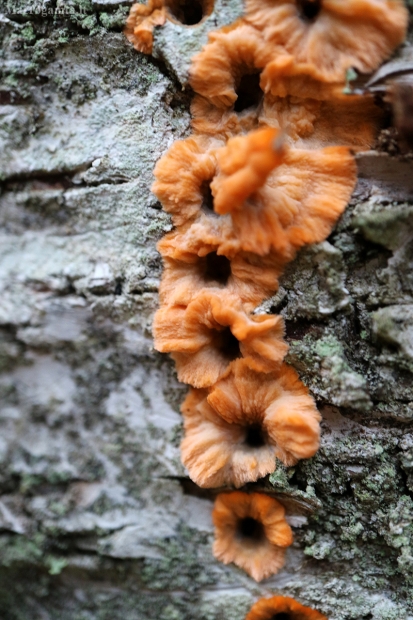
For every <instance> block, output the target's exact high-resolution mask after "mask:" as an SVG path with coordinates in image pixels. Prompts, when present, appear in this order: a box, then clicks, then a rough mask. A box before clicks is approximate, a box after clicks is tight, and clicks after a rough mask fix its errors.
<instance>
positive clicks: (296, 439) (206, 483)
mask: <svg viewBox="0 0 413 620" xmlns="http://www.w3.org/2000/svg"><path fill="white" fill-rule="evenodd" d="M182 413H183V416H184V428H185V437H184V439H183V441H182V444H181V452H182V462H183V464H184V465H185V466H186V467H187V469H188V471H189V475H190V477H191V478H192V480H193V481H194V482H195V483H196V484H198V485H199V486H201V487H221V486H225V485H229V486H235V487H241V486H242V485H244V484H246V483H248V482H254V481H255V480H257V479H258V478H262V477H263V476H265V475H267V474H269V473H271V472H273V471H274V467H275V458H276V457H277V458H278V459H279V460H280V461H282V462H283V463H284V464H285V465H294V464H295V463H296V462H297V461H298V460H299V459H303V458H309V457H311V456H313V455H314V454H315V452H316V451H317V449H318V445H319V435H320V429H319V422H320V414H319V413H318V411H317V408H316V406H315V403H314V400H313V398H312V397H311V396H310V395H309V393H308V389H307V388H306V387H305V386H304V385H303V384H302V382H301V381H300V379H299V377H298V375H297V373H296V372H295V370H294V369H293V368H291V367H290V366H287V365H286V364H281V365H280V366H279V368H278V369H277V370H276V371H273V372H269V373H263V372H257V371H255V370H252V369H251V368H249V367H248V364H247V363H246V361H241V360H238V361H236V362H234V364H233V366H232V369H231V372H230V373H229V374H228V375H227V376H226V377H225V378H224V379H221V381H219V382H218V383H216V384H215V385H214V387H212V388H211V389H210V390H209V391H207V390H194V389H192V390H191V391H190V392H189V394H188V396H187V398H186V400H185V402H184V403H183V405H182Z"/></svg>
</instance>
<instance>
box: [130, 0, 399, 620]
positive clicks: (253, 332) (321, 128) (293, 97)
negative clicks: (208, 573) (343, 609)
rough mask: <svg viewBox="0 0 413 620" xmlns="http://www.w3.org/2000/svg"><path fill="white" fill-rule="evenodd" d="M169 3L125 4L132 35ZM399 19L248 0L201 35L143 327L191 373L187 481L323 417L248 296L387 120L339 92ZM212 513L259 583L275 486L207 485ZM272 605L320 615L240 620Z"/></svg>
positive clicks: (229, 473)
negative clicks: (150, 312) (167, 226)
mask: <svg viewBox="0 0 413 620" xmlns="http://www.w3.org/2000/svg"><path fill="white" fill-rule="evenodd" d="M207 4H208V7H209V8H211V7H212V4H211V2H209V3H207ZM178 5H179V2H178V1H175V0H148V4H147V5H142V4H136V5H134V6H133V7H132V9H131V13H130V16H129V19H128V22H127V28H126V34H127V36H128V38H129V40H130V41H132V42H133V44H134V45H135V47H136V48H137V49H139V50H141V51H144V52H150V50H151V49H152V41H153V28H154V26H160V25H162V24H163V23H164V22H165V19H167V18H169V19H172V16H171V10H172V9H173V10H172V12H173V13H174V11H175V13H174V14H175V17H177V15H178V13H179V6H180V5H179V6H178ZM205 6H206V5H205ZM174 7H175V8H174ZM181 8H182V7H181ZM175 9H176V10H175ZM182 10H184V9H182ZM208 10H209V9H208ZM168 11H169V13H168ZM176 11H177V12H176ZM168 15H169V17H168ZM190 23H195V21H193V20H192V21H191V22H190ZM406 28H407V9H406V8H405V6H404V4H403V1H402V0H246V2H245V15H244V16H243V18H242V19H239V20H237V21H236V22H235V23H233V24H231V25H229V26H226V27H224V28H222V29H220V30H219V31H217V32H212V33H210V34H209V40H208V43H207V45H206V46H205V47H204V48H203V49H202V50H201V51H200V52H199V53H198V54H197V55H196V56H195V57H194V58H193V61H192V66H191V68H190V73H189V82H190V85H191V86H192V88H193V90H194V91H195V96H194V99H193V102H192V107H191V113H192V129H193V133H192V135H191V136H190V137H188V138H186V139H184V140H179V141H177V142H175V143H174V144H173V145H172V146H171V148H170V149H169V151H168V152H167V153H166V154H164V155H163V157H162V158H161V159H160V160H159V161H158V163H157V165H156V167H155V170H154V176H155V182H154V184H153V192H154V194H155V195H156V196H157V197H158V199H159V200H160V202H161V204H162V206H163V208H164V209H165V211H167V212H168V213H170V215H171V218H172V222H173V225H174V230H172V232H170V233H168V234H167V235H165V236H164V238H163V239H161V241H160V242H159V244H158V249H159V252H160V253H161V255H162V258H163V262H164V275H163V278H162V282H161V287H160V302H161V306H160V308H159V310H158V311H157V313H156V316H155V320H154V327H153V330H154V336H155V348H156V349H157V350H158V351H162V352H169V353H170V354H171V355H172V357H173V359H174V361H175V362H176V368H177V372H178V377H179V379H180V380H181V381H183V382H185V383H188V384H189V385H190V386H191V389H190V392H189V394H188V396H187V398H186V400H185V402H184V403H183V405H182V413H183V418H184V428H185V436H184V438H183V441H182V444H181V452H182V462H183V464H184V465H185V466H186V467H187V469H188V472H189V475H190V477H191V478H192V480H193V481H194V482H195V483H196V484H198V485H199V486H202V487H209V488H212V487H215V488H216V487H219V486H225V485H228V486H234V487H237V488H238V487H241V486H242V485H244V484H246V483H250V482H255V481H256V480H257V479H258V478H260V477H262V476H265V475H267V474H268V473H270V472H272V471H273V470H274V468H275V461H276V458H278V459H279V460H280V461H281V462H282V463H284V464H285V465H286V466H289V465H293V464H295V463H296V462H297V461H298V460H299V459H305V458H309V457H311V456H312V455H314V454H315V452H316V451H317V449H318V446H319V436H320V428H319V423H320V415H319V413H318V411H317V408H316V406H315V403H314V400H313V398H312V397H311V395H310V394H309V392H308V390H307V388H306V387H305V386H304V385H303V384H302V383H301V381H300V379H299V377H298V375H297V373H296V372H295V371H294V370H293V369H292V368H291V367H289V366H288V365H287V364H285V363H284V361H283V360H284V357H285V355H286V352H287V349H288V347H287V345H286V343H285V342H284V340H283V335H284V323H283V320H282V319H281V317H279V316H274V315H268V314H259V313H257V314H254V311H255V308H256V306H257V305H258V304H260V303H261V302H262V301H263V300H265V299H266V298H267V297H269V296H270V295H271V294H273V293H274V292H275V291H276V290H277V287H278V278H279V276H280V275H281V273H282V271H283V269H284V267H285V265H286V263H288V262H289V261H291V260H292V259H293V258H294V256H295V255H296V253H297V251H298V250H299V249H300V248H302V247H303V246H306V245H308V244H311V243H316V242H320V241H322V240H324V239H325V238H326V237H327V236H328V235H329V234H330V232H331V230H332V229H333V227H334V225H335V223H336V221H337V219H338V218H339V217H340V215H341V214H342V213H343V211H344V209H345V207H346V205H347V203H348V200H349V198H350V196H351V193H352V191H353V189H354V186H355V182H356V175H357V173H356V165H355V161H354V157H353V152H354V151H355V150H360V149H368V148H370V147H371V145H372V143H373V140H374V137H375V134H376V132H377V128H378V127H379V126H380V123H381V121H382V118H383V112H382V110H381V109H380V108H379V107H377V106H376V103H375V101H374V99H373V98H372V97H371V96H369V95H356V94H353V95H350V96H347V95H345V94H344V92H345V91H346V77H347V76H346V73H347V71H348V70H349V69H351V68H355V69H356V70H358V71H360V72H367V71H371V70H373V69H375V68H377V66H378V65H379V64H380V63H381V62H382V61H383V60H384V59H385V58H386V57H387V56H388V55H389V54H390V53H391V52H392V51H393V50H394V49H395V47H396V46H397V45H399V44H400V43H401V42H402V40H403V38H404V36H405V33H406ZM213 520H214V525H215V543H214V555H215V557H217V558H218V559H220V560H221V561H223V562H225V563H229V562H234V563H235V564H237V565H238V566H240V567H242V568H243V569H244V570H246V571H247V572H248V574H250V575H251V576H252V577H253V578H254V579H256V580H258V581H259V580H261V579H263V578H265V577H268V576H269V575H271V574H274V573H276V572H277V571H278V570H279V569H280V568H281V567H282V565H283V563H284V553H285V548H286V547H288V546H289V545H290V544H291V542H292V532H291V529H290V527H289V525H288V524H287V522H286V521H285V516H284V508H283V507H282V506H281V504H279V503H278V502H277V501H276V500H275V499H273V498H272V497H269V496H267V495H265V494H262V493H251V494H247V493H242V492H240V491H237V492H232V493H223V494H220V495H219V496H218V498H217V500H216V504H215V508H214V512H213ZM277 614H278V615H280V617H281V616H282V617H285V618H286V617H287V616H288V618H289V619H290V620H302V619H303V618H312V619H313V620H322V619H323V616H321V615H320V614H318V612H315V611H313V610H310V609H309V608H304V607H302V606H301V605H299V604H298V603H296V602H295V601H293V600H292V599H285V598H282V597H274V598H273V599H267V600H263V601H259V602H258V603H257V604H256V605H255V606H254V607H253V608H252V610H251V611H250V613H249V615H248V620H269V619H270V618H273V617H278V616H277Z"/></svg>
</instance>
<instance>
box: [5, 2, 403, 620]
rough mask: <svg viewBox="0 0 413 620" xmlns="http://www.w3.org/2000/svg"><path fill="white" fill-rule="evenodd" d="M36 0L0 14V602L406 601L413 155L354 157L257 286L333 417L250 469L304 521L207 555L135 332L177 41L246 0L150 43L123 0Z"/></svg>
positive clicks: (181, 114) (85, 605)
mask: <svg viewBox="0 0 413 620" xmlns="http://www.w3.org/2000/svg"><path fill="white" fill-rule="evenodd" d="M30 6H33V3H30V2H28V1H27V0H20V2H14V3H12V2H11V1H4V0H3V2H2V7H3V16H2V17H1V20H0V28H1V30H2V35H3V52H2V56H1V59H0V67H1V73H2V85H1V87H0V103H1V106H0V118H1V121H0V137H1V140H2V145H3V148H2V152H1V153H0V166H1V195H0V226H1V231H0V289H1V293H0V370H1V374H0V394H1V398H2V408H1V413H0V462H1V466H0V491H1V497H0V617H1V618H2V619H4V620H20V619H28V618H30V619H31V620H46V619H47V620H57V619H62V620H69V619H70V620H103V619H108V620H109V619H110V620H136V619H139V620H141V619H142V620H150V619H157V620H192V619H193V618H200V619H202V620H221V619H224V618H225V620H242V618H243V617H244V615H245V613H246V611H247V609H248V608H249V607H250V606H251V604H252V603H253V601H254V600H256V599H257V598H258V597H259V596H263V595H268V594H271V593H280V594H285V595H290V596H294V597H296V598H298V599H299V600H300V601H301V602H303V603H304V604H309V605H312V606H314V607H316V608H317V609H319V610H320V611H322V612H323V613H325V614H326V615H327V616H328V617H329V618H330V619H331V620H350V619H351V620H362V619H365V620H367V619H374V620H400V619H404V618H413V597H412V583H413V473H412V472H413V430H412V423H413V383H412V373H413V277H412V267H413V241H412V235H413V202H409V200H410V201H411V200H412V198H413V196H412V194H413V185H412V178H413V163H412V160H411V159H410V160H409V159H404V160H400V158H397V157H396V158H391V157H390V156H389V155H388V154H387V153H385V152H381V153H370V154H366V155H362V156H359V167H360V174H359V177H360V178H359V183H358V186H357V188H356V191H355V193H354V196H353V199H352V201H351V204H350V205H349V207H348V209H347V211H346V213H345V215H344V216H343V218H342V219H341V221H340V222H339V224H338V225H337V227H336V230H335V231H334V233H333V234H332V235H331V237H330V238H329V239H328V241H325V242H324V243H321V244H318V245H317V246H313V247H310V248H308V249H306V250H304V251H302V252H301V253H300V255H299V256H298V258H297V259H296V260H295V261H294V262H293V263H292V264H291V265H290V266H289V267H288V269H287V271H286V273H285V275H284V276H283V278H282V283H281V288H280V290H279V292H278V293H277V295H276V296H275V297H274V298H273V299H271V300H269V301H268V302H266V304H265V305H264V307H265V308H266V309H267V310H268V311H271V312H274V311H275V312H280V313H281V314H282V315H283V316H284V317H285V319H286V324H287V336H288V341H289V343H290V345H291V348H290V352H289V356H288V361H289V362H290V363H291V364H293V365H294V366H295V368H297V370H298V371H299V373H300V375H301V377H302V379H303V380H304V381H305V383H306V384H308V385H309V386H310V388H311V391H312V393H313V395H314V396H315V397H316V399H317V401H318V404H319V408H320V410H321V411H322V413H323V418H324V419H323V423H322V429H323V436H322V446H321V449H320V450H319V452H318V453H317V455H316V456H315V457H314V458H313V459H310V460H308V461H305V462H302V463H300V464H299V465H298V466H297V467H295V468H289V469H285V468H284V467H282V466H281V464H279V466H278V468H277V470H276V471H275V472H274V474H273V475H271V476H270V477H269V479H268V480H265V481H261V482H260V483H259V484H257V485H255V486H256V487H257V488H265V489H266V490H267V491H269V492H272V493H274V494H275V496H276V497H278V498H280V499H281V500H282V501H283V502H284V503H285V505H286V506H287V509H288V513H289V517H288V518H289V521H290V523H291V524H292V526H293V528H294V533H295V543H294V545H293V546H292V547H291V548H290V549H289V550H288V553H287V563H286V566H285V568H284V569H283V570H282V571H281V572H280V573H279V574H278V575H277V576H275V577H273V578H271V579H269V580H266V581H265V582H263V583H262V584H260V585H257V584H256V583H255V582H253V581H252V580H251V579H250V578H249V577H247V576H246V575H245V574H244V573H243V572H242V571H240V570H238V569H237V568H235V567H233V566H228V567H225V566H223V565H222V564H220V563H218V562H217V561H215V560H214V559H213V557H212V554H211V541H212V524H211V516H210V515H211V508H212V501H213V493H201V492H199V490H197V489H196V488H195V486H194V485H192V484H190V483H189V482H188V480H187V477H186V473H185V471H184V470H183V468H182V466H181V464H180V459H179V441H180V437H181V433H182V430H181V421H180V415H179V405H180V402H182V399H183V397H184V394H185V391H186V389H185V387H184V386H182V385H179V384H178V382H177V380H176V378H175V373H174V369H173V365H172V363H171V362H170V361H169V360H168V359H166V358H165V357H164V356H161V355H160V354H158V353H156V352H155V351H154V350H153V347H152V340H151V331H150V326H151V320H152V316H153V312H154V310H155V309H156V307H157V289H158V284H159V277H160V274H161V262H160V259H159V256H158V254H157V252H156V248H155V244H156V241H157V239H159V238H160V237H161V236H162V235H163V234H164V233H165V232H166V231H168V230H170V228H171V223H170V220H169V218H168V217H167V216H166V214H165V213H163V212H162V210H161V208H160V205H159V203H158V202H157V201H156V200H155V198H154V197H153V195H151V193H150V189H149V188H150V185H151V181H152V170H153V167H154V164H155V162H156V161H157V159H158V158H159V157H160V156H161V154H162V153H164V152H165V151H166V150H167V148H168V147H169V146H170V145H171V144H172V142H173V141H174V140H176V139H179V138H182V137H184V136H186V135H188V134H189V131H190V130H189V102H190V94H189V92H188V89H186V90H185V86H186V80H187V68H188V65H189V61H190V58H191V56H192V55H193V54H194V53H195V52H196V51H197V50H198V49H200V47H201V46H202V45H203V44H204V43H205V41H206V36H207V33H208V31H209V30H212V29H216V28H217V27H219V26H221V25H224V24H227V23H231V22H232V21H233V20H234V19H235V18H236V17H237V16H238V15H239V14H240V13H241V11H242V6H241V2H240V0H217V1H216V3H215V10H214V12H213V13H212V15H211V16H210V17H209V18H208V19H207V20H206V21H205V22H204V23H203V24H202V25H200V26H199V27H193V28H187V27H184V26H180V25H179V24H174V23H170V22H168V23H167V24H166V26H165V27H164V28H162V29H158V30H157V32H156V35H155V46H154V56H155V58H153V57H146V56H144V55H142V54H139V53H137V52H135V51H134V50H133V49H132V47H131V45H130V44H129V43H128V42H127V41H126V40H125V38H124V36H123V35H122V33H121V30H122V25H123V23H124V20H125V16H126V14H127V12H128V9H129V5H128V4H127V3H122V2H119V1H118V0H91V1H90V0H68V1H66V2H65V3H64V5H61V4H60V3H59V2H58V3H57V4H56V2H54V1H52V2H50V3H49V4H47V5H45V7H46V9H47V8H50V9H53V10H51V11H50V12H47V10H46V14H45V15H41V14H40V15H39V14H38V13H35V12H34V13H31V14H28V13H27V12H26V13H25V12H24V11H25V9H27V8H28V7H30ZM61 6H64V7H65V8H66V10H67V12H68V11H69V9H70V10H71V12H68V14H66V15H61V14H60V15H59V14H58V11H57V9H58V8H59V7H61Z"/></svg>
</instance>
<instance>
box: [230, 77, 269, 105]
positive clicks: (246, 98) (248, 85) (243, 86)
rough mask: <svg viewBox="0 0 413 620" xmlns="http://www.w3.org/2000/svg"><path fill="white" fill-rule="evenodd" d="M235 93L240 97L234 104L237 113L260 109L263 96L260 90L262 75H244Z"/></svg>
mask: <svg viewBox="0 0 413 620" xmlns="http://www.w3.org/2000/svg"><path fill="white" fill-rule="evenodd" d="M235 92H236V94H237V95H238V99H237V100H236V102H235V103H234V111H235V112H242V111H243V110H246V109H247V108H252V107H254V108H256V107H258V106H259V104H260V103H261V100H262V96H263V92H262V90H261V88H260V74H259V73H246V74H245V75H243V76H242V77H241V79H240V80H239V82H238V86H237V88H236V89H235Z"/></svg>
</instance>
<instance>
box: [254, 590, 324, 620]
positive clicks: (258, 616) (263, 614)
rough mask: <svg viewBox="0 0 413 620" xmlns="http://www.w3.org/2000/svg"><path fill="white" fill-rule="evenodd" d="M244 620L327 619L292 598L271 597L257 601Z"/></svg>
mask: <svg viewBox="0 0 413 620" xmlns="http://www.w3.org/2000/svg"><path fill="white" fill-rule="evenodd" d="M245 620H327V618H326V617H325V616H323V614H320V613H319V612H318V611H316V610H315V609H311V607H304V605H301V603H299V602H298V601H296V600H295V599H293V598H289V597H287V596H273V597H272V598H262V599H260V600H259V601H257V602H256V603H255V605H253V606H252V607H251V609H250V611H249V612H248V614H247V615H246V617H245Z"/></svg>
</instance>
